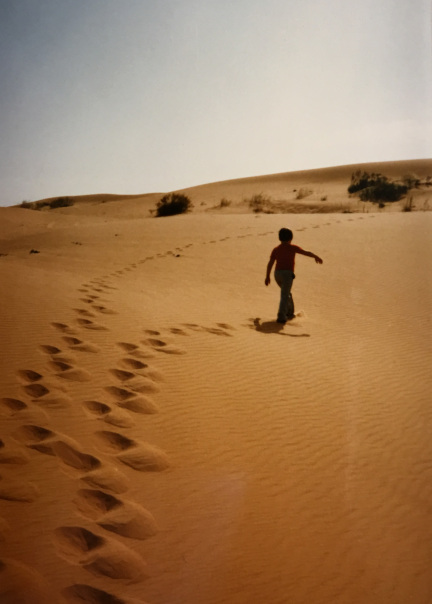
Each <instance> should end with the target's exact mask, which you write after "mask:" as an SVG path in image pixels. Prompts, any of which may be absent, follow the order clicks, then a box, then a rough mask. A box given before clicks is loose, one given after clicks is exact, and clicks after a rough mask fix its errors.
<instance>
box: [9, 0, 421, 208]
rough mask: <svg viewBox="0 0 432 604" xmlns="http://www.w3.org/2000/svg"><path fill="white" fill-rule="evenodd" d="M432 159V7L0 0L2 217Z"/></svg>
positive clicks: (293, 0) (370, 2)
mask: <svg viewBox="0 0 432 604" xmlns="http://www.w3.org/2000/svg"><path fill="white" fill-rule="evenodd" d="M431 157H432V48H431V2H430V0H0V170H1V172H0V183H1V185H0V205H13V204H18V203H21V201H23V200H28V201H34V200H37V199H41V198H43V197H53V196H63V195H81V194H90V193H127V194H138V193H150V192H156V191H158V192H166V191H171V190H175V189H180V188H185V187H189V186H194V185H199V184H204V183H208V182H215V181H219V180H226V179H231V178H241V177H246V176H255V175H261V174H272V173H277V172H287V171H292V170H302V169H312V168H320V167H325V166H334V165H341V164H351V163H357V162H368V161H391V160H400V159H421V158H431Z"/></svg>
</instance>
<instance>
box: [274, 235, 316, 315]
mask: <svg viewBox="0 0 432 604" xmlns="http://www.w3.org/2000/svg"><path fill="white" fill-rule="evenodd" d="M292 238H293V234H292V231H291V230H290V229H281V230H280V231H279V241H280V242H281V243H280V245H278V246H277V247H275V248H274V250H273V251H272V253H271V255H270V260H269V262H268V264H267V273H266V278H265V284H266V285H269V283H270V273H271V270H272V268H273V264H274V263H275V262H276V268H275V272H274V278H275V281H276V283H277V284H278V285H279V287H280V288H281V295H280V303H279V310H278V315H277V322H278V323H286V322H287V321H290V320H291V319H294V317H295V315H294V300H293V297H292V295H291V288H292V284H293V280H294V279H295V274H294V263H295V256H296V254H302V256H309V257H310V258H314V259H315V262H316V263H317V264H322V263H323V261H322V259H321V258H320V257H319V256H317V255H316V254H313V253H312V252H306V251H305V250H303V249H302V248H301V247H299V246H298V245H293V244H292V243H291V241H292Z"/></svg>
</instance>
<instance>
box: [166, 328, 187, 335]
mask: <svg viewBox="0 0 432 604" xmlns="http://www.w3.org/2000/svg"><path fill="white" fill-rule="evenodd" d="M170 332H171V333H173V334H174V335H176V336H188V335H189V334H188V333H186V332H185V331H183V329H179V328H178V327H172V328H171V329H170Z"/></svg>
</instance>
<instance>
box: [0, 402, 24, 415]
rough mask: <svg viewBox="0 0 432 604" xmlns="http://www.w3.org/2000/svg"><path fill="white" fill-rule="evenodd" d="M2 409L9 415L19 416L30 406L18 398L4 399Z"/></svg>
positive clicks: (0, 405)
mask: <svg viewBox="0 0 432 604" xmlns="http://www.w3.org/2000/svg"><path fill="white" fill-rule="evenodd" d="M0 409H1V410H2V411H3V412H4V413H6V414H7V415H11V416H12V415H17V414H18V413H20V412H21V411H24V409H28V406H27V404H26V403H24V401H20V400H19V399H17V398H2V399H0Z"/></svg>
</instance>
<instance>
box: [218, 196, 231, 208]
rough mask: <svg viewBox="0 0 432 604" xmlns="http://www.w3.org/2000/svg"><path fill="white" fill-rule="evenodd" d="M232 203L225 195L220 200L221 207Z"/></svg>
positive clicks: (226, 206)
mask: <svg viewBox="0 0 432 604" xmlns="http://www.w3.org/2000/svg"><path fill="white" fill-rule="evenodd" d="M230 205H231V200H229V199H225V197H222V199H221V200H220V203H219V207H220V208H228V207H229V206H230Z"/></svg>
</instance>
